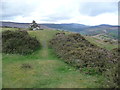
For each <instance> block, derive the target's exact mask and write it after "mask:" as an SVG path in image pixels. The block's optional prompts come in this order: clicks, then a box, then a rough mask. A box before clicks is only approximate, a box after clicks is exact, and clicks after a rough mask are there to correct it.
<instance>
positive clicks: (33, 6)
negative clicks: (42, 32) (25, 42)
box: [2, 0, 118, 25]
mask: <svg viewBox="0 0 120 90" xmlns="http://www.w3.org/2000/svg"><path fill="white" fill-rule="evenodd" d="M85 1H86V0H85ZM94 1H95V0H93V2H81V0H2V11H3V13H2V16H3V17H2V20H4V21H5V20H6V21H16V22H31V21H32V20H36V21H37V22H38V23H81V24H87V25H96V24H114V25H115V24H117V17H118V14H117V2H94ZM104 1H105V0H104ZM103 20H104V21H103Z"/></svg>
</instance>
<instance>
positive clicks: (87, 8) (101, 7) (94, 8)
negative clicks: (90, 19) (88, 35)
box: [79, 2, 118, 16]
mask: <svg viewBox="0 0 120 90" xmlns="http://www.w3.org/2000/svg"><path fill="white" fill-rule="evenodd" d="M117 6H118V4H117V2H87V3H84V4H82V6H80V9H79V12H80V13H82V14H85V15H88V16H97V15H99V14H103V13H113V12H116V11H117V10H118V8H117Z"/></svg>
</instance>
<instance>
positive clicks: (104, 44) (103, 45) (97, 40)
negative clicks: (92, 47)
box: [85, 36, 118, 50]
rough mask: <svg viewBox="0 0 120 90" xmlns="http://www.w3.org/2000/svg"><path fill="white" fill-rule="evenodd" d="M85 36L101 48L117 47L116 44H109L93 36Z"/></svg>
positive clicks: (110, 48)
mask: <svg viewBox="0 0 120 90" xmlns="http://www.w3.org/2000/svg"><path fill="white" fill-rule="evenodd" d="M85 38H86V39H87V40H88V41H90V42H91V43H93V44H96V45H97V46H99V47H101V48H105V49H107V50H112V49H114V48H117V47H118V45H117V44H110V43H105V42H104V41H102V40H100V39H98V38H95V37H91V36H85Z"/></svg>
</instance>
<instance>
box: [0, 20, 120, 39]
mask: <svg viewBox="0 0 120 90" xmlns="http://www.w3.org/2000/svg"><path fill="white" fill-rule="evenodd" d="M0 23H1V24H0V26H1V27H14V28H28V27H29V25H30V23H17V22H3V21H0ZM38 25H40V27H41V28H42V29H57V30H66V31H70V32H77V33H81V34H84V35H92V36H93V35H98V34H103V35H105V36H107V37H111V38H114V39H118V33H119V32H118V28H119V27H120V26H117V25H108V24H101V25H96V26H88V25H84V24H77V23H67V24H66V23H64V24H49V23H48V24H38Z"/></svg>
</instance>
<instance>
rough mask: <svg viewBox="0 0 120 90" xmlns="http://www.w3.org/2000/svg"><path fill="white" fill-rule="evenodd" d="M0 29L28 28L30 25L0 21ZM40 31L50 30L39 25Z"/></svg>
mask: <svg viewBox="0 0 120 90" xmlns="http://www.w3.org/2000/svg"><path fill="white" fill-rule="evenodd" d="M0 23H2V24H0V27H2V26H3V27H13V28H28V27H29V25H30V24H31V23H17V22H2V21H0ZM39 26H40V27H41V29H50V28H48V27H47V26H44V25H41V24H39Z"/></svg>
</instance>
